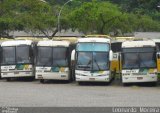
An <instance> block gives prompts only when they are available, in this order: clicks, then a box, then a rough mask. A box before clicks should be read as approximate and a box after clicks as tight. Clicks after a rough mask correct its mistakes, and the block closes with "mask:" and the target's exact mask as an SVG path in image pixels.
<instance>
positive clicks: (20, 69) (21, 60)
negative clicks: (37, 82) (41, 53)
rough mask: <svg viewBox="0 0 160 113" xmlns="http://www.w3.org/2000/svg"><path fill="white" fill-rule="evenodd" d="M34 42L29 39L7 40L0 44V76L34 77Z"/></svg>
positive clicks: (9, 78)
mask: <svg viewBox="0 0 160 113" xmlns="http://www.w3.org/2000/svg"><path fill="white" fill-rule="evenodd" d="M33 49H34V43H33V42H32V41H31V40H9V41H4V42H2V44H1V58H0V59H1V77H2V78H6V79H7V81H10V80H11V79H12V78H17V77H30V78H34V62H33V61H34V53H33Z"/></svg>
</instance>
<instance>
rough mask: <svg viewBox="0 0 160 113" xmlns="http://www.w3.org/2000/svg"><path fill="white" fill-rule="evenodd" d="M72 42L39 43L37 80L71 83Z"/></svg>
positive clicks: (47, 41)
mask: <svg viewBox="0 0 160 113" xmlns="http://www.w3.org/2000/svg"><path fill="white" fill-rule="evenodd" d="M70 51H71V50H70V42H69V41H54V40H46V41H39V42H38V43H37V53H36V75H35V76H36V79H39V80H40V82H41V83H45V80H67V81H70V80H71V79H72V77H71V76H70V53H71V52H70Z"/></svg>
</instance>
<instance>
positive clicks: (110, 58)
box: [109, 50, 113, 61]
mask: <svg viewBox="0 0 160 113" xmlns="http://www.w3.org/2000/svg"><path fill="white" fill-rule="evenodd" d="M112 59H113V51H112V50H111V51H109V61H112Z"/></svg>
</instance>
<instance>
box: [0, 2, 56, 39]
mask: <svg viewBox="0 0 160 113" xmlns="http://www.w3.org/2000/svg"><path fill="white" fill-rule="evenodd" d="M56 26H57V20H56V13H55V12H54V11H53V10H52V8H51V6H50V5H49V4H47V3H43V2H41V1H39V0H5V1H2V2H1V3H0V35H1V36H8V32H9V31H16V30H24V31H26V32H28V31H32V32H39V33H43V34H45V35H46V36H48V34H47V33H48V32H49V31H53V32H55V31H56V29H55V28H56Z"/></svg>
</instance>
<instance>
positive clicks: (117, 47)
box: [111, 37, 135, 75]
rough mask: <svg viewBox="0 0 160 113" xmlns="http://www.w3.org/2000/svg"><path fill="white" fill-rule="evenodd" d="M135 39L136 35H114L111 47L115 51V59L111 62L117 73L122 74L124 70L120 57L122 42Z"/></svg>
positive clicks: (112, 68)
mask: <svg viewBox="0 0 160 113" xmlns="http://www.w3.org/2000/svg"><path fill="white" fill-rule="evenodd" d="M134 39H135V37H112V40H111V49H112V51H113V59H112V62H111V70H112V71H114V72H115V73H116V74H119V75H120V73H121V70H122V64H121V62H120V59H119V58H120V54H121V47H122V42H124V41H129V40H134Z"/></svg>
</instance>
